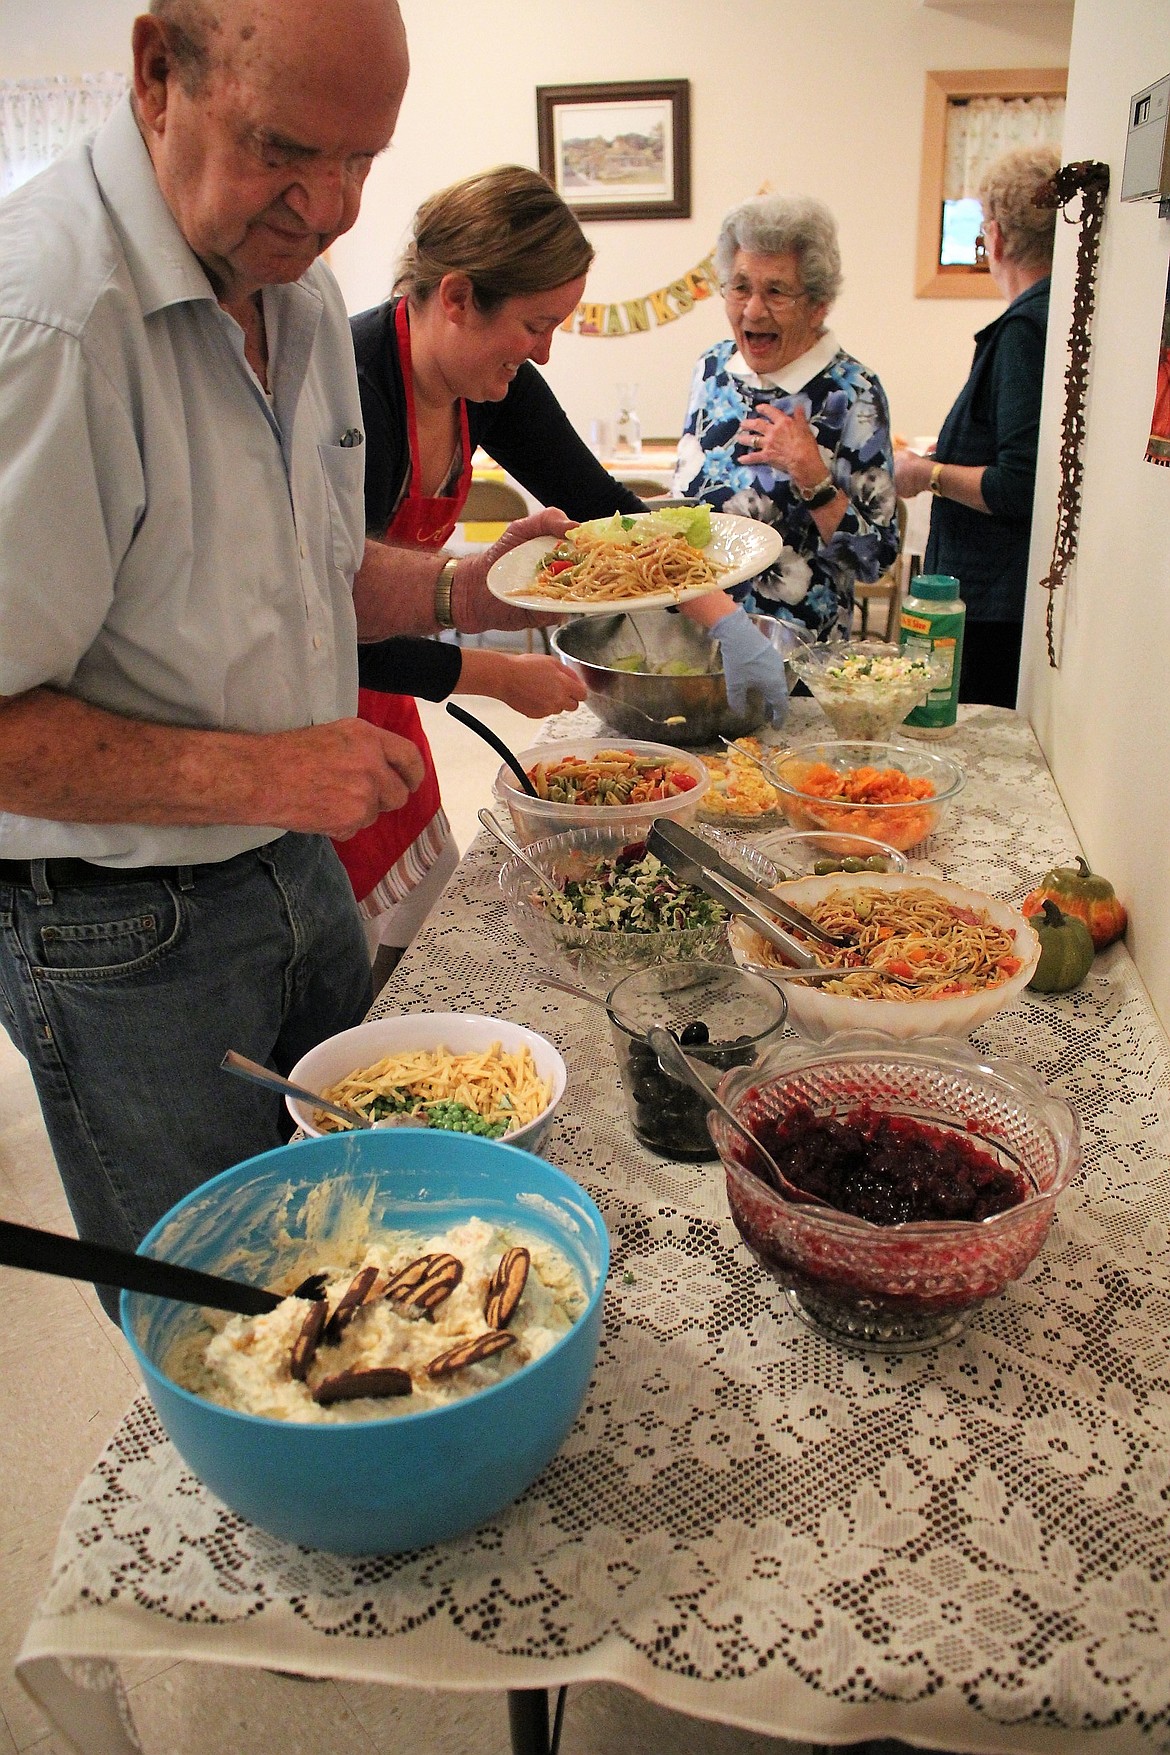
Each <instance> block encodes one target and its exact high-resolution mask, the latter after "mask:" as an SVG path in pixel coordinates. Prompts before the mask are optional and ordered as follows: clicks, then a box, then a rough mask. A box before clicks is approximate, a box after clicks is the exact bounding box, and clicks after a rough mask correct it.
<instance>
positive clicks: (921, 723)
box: [900, 573, 967, 738]
mask: <svg viewBox="0 0 1170 1755" xmlns="http://www.w3.org/2000/svg"><path fill="white" fill-rule="evenodd" d="M966 619H967V606H966V604H965V603H964V602H963V599H962V598H961V597H960V595H959V581H958V580H957V579H956V578H954V577H953V576H952V575H951V574H950V573H919V574H918V575H917V576H916V577H915V578H913V579H911V581H910V590H909V593H908V594H907V596H906V597H905V599H904V600H903V603H902V619H901V633H900V644H901V646H902V649H903V651H905V652H908V653H910V654H911V655H912V656H913V657H916V658H927V659H929V658H931V657H934V656H936V655H937V657H938V658H941V659H945V660H946V663H945V664H940V665H939V675H938V677H937V678H936V681H935V686H934V687H933V688H932V689H931V691H930V694H929V695H928V696H927V698H926V700H925V701H924V702H923V703H922V705H921V707H915V709H914V711H913V712H912V713H910V714H909V715H908V716H907V717H906V719H904V720H903V722H902V730H903V731H907V732H909V733H910V734H911V736H914V737H927V738H930V737H950V736H951V734H952V732H953V731H954V729H955V721H956V717H957V713H958V705H959V673H960V670H961V668H962V663H963V629H964V624H965V622H966Z"/></svg>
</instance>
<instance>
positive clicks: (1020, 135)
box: [939, 97, 1064, 272]
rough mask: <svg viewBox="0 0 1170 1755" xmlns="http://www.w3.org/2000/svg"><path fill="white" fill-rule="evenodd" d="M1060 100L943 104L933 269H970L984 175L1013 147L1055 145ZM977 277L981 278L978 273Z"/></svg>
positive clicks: (1013, 99) (995, 99) (1000, 99)
mask: <svg viewBox="0 0 1170 1755" xmlns="http://www.w3.org/2000/svg"><path fill="white" fill-rule="evenodd" d="M1063 131H1064V99H1063V97H1011V98H1003V97H973V98H959V97H952V98H950V99H949V100H948V102H947V117H946V141H945V145H944V157H943V186H942V233H941V237H942V242H941V246H940V249H939V266H940V267H942V268H955V267H959V268H976V267H979V266H980V265H979V264H978V263H977V262H976V258H975V239H976V236H977V235H978V232H979V228H980V225H981V223H982V217H983V216H982V211H981V209H980V206H979V185H980V183H982V181H983V175H984V172H985V171H986V170H987V169H988V167H989V166H990V165H993V164H994V163H995V161H996V159H997V158H999V157H1000V156H1001V155H1002V154H1003V153H1005V152H1012V151H1013V150H1014V149H1015V148H1016V147H1018V146H1056V147H1059V145H1060V138H1061V134H1062V133H1063ZM982 272H986V269H985V268H983V269H982Z"/></svg>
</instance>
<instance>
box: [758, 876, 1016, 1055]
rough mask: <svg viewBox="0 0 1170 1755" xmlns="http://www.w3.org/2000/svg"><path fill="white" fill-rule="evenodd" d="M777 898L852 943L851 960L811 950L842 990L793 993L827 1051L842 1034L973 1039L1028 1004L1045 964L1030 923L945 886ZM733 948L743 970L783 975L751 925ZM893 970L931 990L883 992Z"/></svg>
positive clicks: (802, 887) (880, 883) (851, 885)
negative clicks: (1000, 1015) (1029, 989)
mask: <svg viewBox="0 0 1170 1755" xmlns="http://www.w3.org/2000/svg"><path fill="white" fill-rule="evenodd" d="M775 888H776V894H777V895H778V896H782V897H783V898H784V900H785V901H786V902H791V903H792V905H793V907H795V908H799V909H801V910H802V911H803V912H804V913H806V914H808V915H809V916H810V917H811V918H812V919H813V920H815V921H816V922H817V923H818V925H821V926H823V927H825V929H826V930H827V931H830V932H836V933H838V934H840V936H842V937H848V938H850V939H851V940H852V941H853V944H852V948H851V949H845V950H836V949H833V948H831V947H829V946H825V945H818V944H813V943H812V942H811V941H809V949H810V950H812V951H813V952H814V953H815V955H816V957H817V959H818V961H819V962H821V963H823V964H824V965H826V966H829V967H831V966H832V965H833V964H834V963H837V962H840V963H841V964H842V980H841V982H840V983H837V982H830V983H826V984H825V985H824V986H820V987H814V986H811V985H810V986H805V985H804V984H803V983H801V982H799V981H786V982H785V983H784V991H785V993H786V994H787V995H788V1016H789V1022H790V1023H791V1024H792V1025H793V1026H794V1028H795V1029H797V1030H799V1031H800V1032H801V1034H802V1035H805V1036H811V1037H813V1038H814V1039H815V1040H817V1041H823V1040H824V1039H825V1038H826V1037H828V1036H831V1035H833V1034H834V1033H835V1032H836V1031H837V1030H880V1031H881V1032H882V1033H883V1034H884V1035H886V1036H891V1037H894V1038H896V1039H897V1040H899V1041H908V1040H910V1039H911V1038H913V1037H916V1036H966V1035H968V1034H969V1033H970V1032H971V1031H972V1030H973V1029H975V1028H976V1026H977V1025H979V1024H982V1023H984V1022H985V1021H986V1020H987V1019H988V1018H991V1017H994V1016H995V1014H996V1012H999V1011H1002V1010H1003V1008H1004V1007H1005V1006H1008V1005H1011V1004H1012V1002H1013V1001H1014V1000H1015V999H1017V998H1018V996H1019V995H1020V994H1021V993H1022V992H1023V990H1024V988H1025V987H1026V986H1027V985H1028V982H1029V981H1030V980H1031V978H1032V976H1033V974H1034V973H1035V969H1036V964H1037V963H1038V962H1039V960H1040V941H1039V939H1038V938H1037V936H1036V934H1035V932H1034V931H1033V930H1032V928H1031V926H1030V925H1029V923H1028V922H1027V920H1025V918H1024V916H1023V915H1022V914H1020V913H1018V912H1017V911H1016V910H1015V909H1014V908H1010V907H1009V906H1008V904H1007V903H1006V902H1000V901H998V900H997V899H996V898H995V897H994V896H985V895H983V894H982V893H981V892H980V891H978V890H968V889H964V888H963V886H962V885H961V884H951V883H946V882H944V881H943V880H942V879H941V878H934V877H927V876H924V875H922V874H921V873H918V872H905V873H895V872H889V873H886V874H884V875H883V874H879V873H871V872H858V873H837V872H834V873H832V874H830V875H829V876H827V877H811V878H798V879H797V880H796V881H795V882H794V883H785V884H777V885H776V886H775ZM796 936H797V937H799V936H800V934H799V933H797V934H796ZM728 938H729V940H730V942H731V950H732V955H733V956H734V957H735V960H736V962H737V963H739V964H740V965H741V966H742V967H754V968H760V969H768V968H780V967H783V966H784V956H783V952H781V951H779V950H777V949H776V948H775V947H774V946H773V945H770V944H768V943H767V942H766V941H765V940H764V939H763V938H761V937H760V935H759V934H758V933H757V932H755V931H754V929H753V928H752V927H750V926H749V925H748V924H747V922H746V921H744V920H742V919H738V920H733V921H732V923H731V925H730V927H729V928H728ZM850 963H853V964H855V965H856V964H860V965H862V966H861V967H854V968H852V969H850V968H849V967H848V965H849V964H850ZM882 965H885V966H886V967H887V968H888V969H889V971H890V973H891V974H894V975H900V976H902V977H903V978H905V979H910V980H914V981H917V982H921V983H922V986H921V987H920V988H911V987H902V986H898V985H896V984H895V983H893V982H891V981H887V980H884V979H883V978H882V976H881V974H880V968H881V966H882Z"/></svg>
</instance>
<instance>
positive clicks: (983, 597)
mask: <svg viewBox="0 0 1170 1755" xmlns="http://www.w3.org/2000/svg"><path fill="white" fill-rule="evenodd" d="M1059 169H1060V154H1059V153H1058V152H1057V150H1056V148H1055V147H1053V146H1026V147H1020V148H1018V149H1017V150H1016V151H1014V152H1008V153H1005V154H1004V155H1003V156H1002V157H1001V158H998V159H996V161H995V163H994V164H992V165H991V166H990V167H989V169H988V171H987V172H986V174H985V176H984V178H983V181H982V184H981V185H980V190H979V199H980V202H981V203H982V206H983V232H982V237H983V247H984V249H985V251H986V257H987V266H988V268H989V270H990V272H991V277H992V279H993V280H994V282H995V284H996V286H997V287H998V289H999V291H1000V292H1001V293H1002V295H1003V297H1004V298H1006V299H1008V300H1010V303H1009V305H1008V308H1007V310H1006V311H1004V312H1003V314H1002V315H1001V316H999V317H997V318H996V319H995V321H994V323H989V324H988V325H987V327H986V328H985V329H981V330H980V331H979V332H978V334H977V335H976V337H975V358H974V360H973V361H972V364H971V373H970V376H969V377H968V379H967V382H966V383H965V384H964V386H963V388H962V390H960V392H959V394H958V396H957V398H956V399H955V403H954V406H953V408H952V409H951V412H950V413H949V414H948V415H947V418H946V420H945V421H944V422H943V425H942V430H941V431H940V433H939V436H938V441H937V443H936V445H935V448H934V451H933V453H932V454H931V455H929V456H926V457H923V456H920V455H919V454H918V453H917V452H914V451H899V452H898V453H897V455H896V457H895V460H894V480H895V482H896V484H897V488H898V493H899V494H900V495H901V496H902V498H903V499H909V498H911V497H912V496H913V495H914V494H919V493H923V492H925V491H926V490H928V489H929V491H930V492H931V493H932V494H933V495H934V496H935V498H934V504H933V506H932V507H931V512H930V536H929V538H928V540H927V545H926V556H925V559H924V562H923V571H924V572H927V573H950V574H952V575H953V576H954V577H955V578H956V579H957V580H958V581H959V590H960V594H961V595H962V598H963V601H964V603H965V604H966V605H967V620H966V629H965V632H964V636H963V665H962V671H961V674H960V678H959V699H960V700H961V701H979V702H984V703H986V704H988V705H990V706H995V707H1014V706H1015V704H1016V689H1017V685H1018V682H1019V674H1020V643H1021V639H1022V636H1023V631H1024V597H1025V594H1026V591H1027V586H1028V545H1029V542H1030V540H1031V535H1032V498H1033V494H1034V492H1035V487H1036V446H1037V442H1038V439H1039V434H1040V398H1041V391H1042V388H1043V381H1044V339H1045V332H1046V330H1047V327H1048V290H1049V285H1050V278H1049V277H1050V275H1051V271H1052V246H1053V239H1054V236H1055V231H1056V209H1055V208H1051V207H1037V206H1036V205H1035V201H1034V196H1035V194H1036V192H1037V190H1038V189H1039V188H1040V186H1041V184H1043V183H1046V182H1047V181H1048V180H1049V178H1050V177H1053V176H1055V174H1056V172H1057V171H1058V170H1059Z"/></svg>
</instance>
